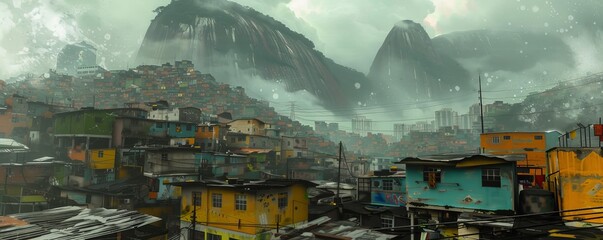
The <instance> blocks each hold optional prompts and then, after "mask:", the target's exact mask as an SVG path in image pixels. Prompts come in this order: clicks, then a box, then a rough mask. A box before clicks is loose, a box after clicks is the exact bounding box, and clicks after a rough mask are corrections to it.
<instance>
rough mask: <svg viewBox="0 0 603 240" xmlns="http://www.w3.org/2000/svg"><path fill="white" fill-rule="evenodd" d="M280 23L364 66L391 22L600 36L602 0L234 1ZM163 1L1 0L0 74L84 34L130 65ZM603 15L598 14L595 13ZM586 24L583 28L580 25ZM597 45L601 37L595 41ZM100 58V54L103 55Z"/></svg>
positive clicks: (33, 66)
mask: <svg viewBox="0 0 603 240" xmlns="http://www.w3.org/2000/svg"><path fill="white" fill-rule="evenodd" d="M236 2H238V3H240V4H243V5H246V6H250V7H252V8H254V9H256V10H258V11H260V12H262V13H265V14H267V15H270V16H272V17H274V18H275V19H277V20H279V21H281V22H283V23H285V24H286V25H287V26H289V27H290V28H291V29H293V30H295V31H298V32H300V33H303V34H304V35H306V36H307V37H308V38H309V39H311V40H312V41H314V42H315V44H316V46H317V48H318V50H320V51H322V52H324V53H325V54H326V56H328V57H330V58H333V59H334V60H335V61H337V62H338V63H341V64H343V65H346V66H349V67H352V68H355V69H357V70H359V71H361V72H364V73H366V72H367V71H368V69H369V67H370V64H371V62H372V60H373V58H374V56H375V54H376V52H377V50H378V49H379V47H380V45H381V43H382V42H383V40H384V38H385V36H386V35H387V33H388V32H389V30H390V29H391V27H392V26H393V24H394V23H395V22H397V21H400V20H404V19H410V20H413V21H416V22H419V23H421V24H422V25H423V26H424V27H425V29H426V31H427V32H428V33H429V35H430V36H432V37H434V36H436V35H438V34H443V33H449V32H453V31H464V30H473V29H502V30H518V29H521V30H528V31H541V32H549V33H551V34H564V35H566V36H572V35H575V36H578V35H582V34H583V33H585V32H586V33H588V34H590V35H591V36H590V37H591V39H587V40H582V41H590V42H591V43H593V42H594V43H598V41H599V40H601V39H602V37H601V28H602V27H603V20H600V21H601V22H597V20H598V19H599V18H601V17H600V15H598V14H600V12H601V11H603V1H600V0H580V1H577V0H576V1H568V0H552V1H541V0H488V1H483V0H404V1H402V0H379V1H367V0H236ZM168 3H169V0H127V1H123V0H102V1H100V0H97V1H82V0H53V1H47V0H0V79H6V78H9V77H11V76H15V75H16V74H19V73H22V72H24V71H34V72H36V73H38V72H40V73H41V72H43V71H45V70H47V69H48V68H53V67H54V64H56V63H55V62H54V61H56V52H57V51H58V50H59V49H60V48H61V47H63V46H64V45H65V44H68V43H74V42H79V41H83V40H85V41H89V42H92V43H93V44H94V45H95V46H97V47H98V48H99V55H100V56H99V59H98V61H99V63H100V64H101V65H103V66H106V67H107V68H109V69H116V68H125V67H127V66H128V65H130V66H131V65H133V64H135V63H134V62H132V60H131V59H132V57H133V56H135V55H136V51H137V50H138V46H139V44H140V42H141V40H142V38H143V36H144V33H145V31H146V29H147V27H148V25H149V23H150V21H151V19H152V18H153V17H154V15H155V14H154V13H153V12H152V11H153V10H154V9H155V8H157V7H158V6H162V5H166V4H168ZM601 19H603V18H601ZM584 30H587V31H584ZM598 45H601V44H598ZM103 58H104V59H103Z"/></svg>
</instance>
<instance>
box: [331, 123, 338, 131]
mask: <svg viewBox="0 0 603 240" xmlns="http://www.w3.org/2000/svg"><path fill="white" fill-rule="evenodd" d="M329 131H339V123H329Z"/></svg>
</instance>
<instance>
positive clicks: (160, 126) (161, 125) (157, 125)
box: [155, 122, 163, 128]
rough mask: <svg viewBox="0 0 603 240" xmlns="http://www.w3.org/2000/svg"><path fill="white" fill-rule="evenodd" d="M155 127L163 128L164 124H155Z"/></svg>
mask: <svg viewBox="0 0 603 240" xmlns="http://www.w3.org/2000/svg"><path fill="white" fill-rule="evenodd" d="M155 127H156V128H163V123H160V122H158V123H155Z"/></svg>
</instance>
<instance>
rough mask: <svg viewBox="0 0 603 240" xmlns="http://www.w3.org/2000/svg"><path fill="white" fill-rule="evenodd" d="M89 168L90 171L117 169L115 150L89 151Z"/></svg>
mask: <svg viewBox="0 0 603 240" xmlns="http://www.w3.org/2000/svg"><path fill="white" fill-rule="evenodd" d="M89 156H90V157H89V161H88V164H89V165H88V167H90V169H113V168H115V149H113V148H108V149H92V150H89Z"/></svg>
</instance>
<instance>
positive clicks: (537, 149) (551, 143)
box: [480, 131, 561, 187]
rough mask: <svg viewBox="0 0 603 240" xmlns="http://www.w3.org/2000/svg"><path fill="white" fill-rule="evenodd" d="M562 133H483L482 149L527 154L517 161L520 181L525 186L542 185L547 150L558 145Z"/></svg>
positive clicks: (499, 152) (498, 152) (493, 151)
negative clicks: (523, 158) (524, 157)
mask: <svg viewBox="0 0 603 240" xmlns="http://www.w3.org/2000/svg"><path fill="white" fill-rule="evenodd" d="M560 135H561V134H560V133H559V132H556V131H550V132H494V133H483V134H481V136H480V149H481V152H482V153H485V154H493V155H525V156H526V159H525V160H523V161H519V162H517V175H518V178H517V179H518V181H519V182H520V183H521V184H523V185H524V186H535V185H538V186H540V187H542V183H543V182H544V176H545V169H546V157H547V156H546V151H547V150H548V149H551V148H553V147H556V146H558V143H559V136H560Z"/></svg>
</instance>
